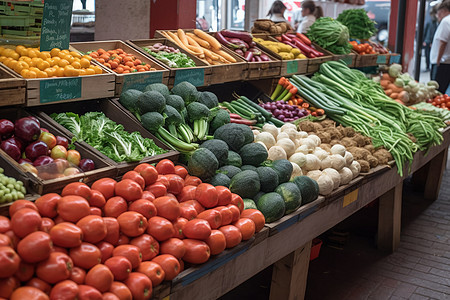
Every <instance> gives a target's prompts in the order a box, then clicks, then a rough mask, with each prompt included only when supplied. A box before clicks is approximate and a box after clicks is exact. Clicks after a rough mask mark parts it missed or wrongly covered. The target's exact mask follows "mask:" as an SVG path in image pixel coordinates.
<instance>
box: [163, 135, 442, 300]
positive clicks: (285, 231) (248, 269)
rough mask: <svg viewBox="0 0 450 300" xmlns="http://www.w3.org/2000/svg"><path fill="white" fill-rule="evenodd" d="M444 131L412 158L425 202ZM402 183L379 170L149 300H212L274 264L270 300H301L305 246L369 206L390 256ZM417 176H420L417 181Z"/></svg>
mask: <svg viewBox="0 0 450 300" xmlns="http://www.w3.org/2000/svg"><path fill="white" fill-rule="evenodd" d="M449 144H450V129H449V128H447V129H446V130H445V131H444V142H443V143H442V144H441V145H440V146H436V147H433V148H431V150H430V151H429V152H428V153H427V155H425V154H424V153H423V152H418V153H416V154H415V156H414V161H413V164H412V165H411V172H415V173H416V174H418V176H416V177H417V179H416V180H417V182H419V184H422V185H423V187H424V191H425V192H424V194H425V199H427V200H434V199H436V198H437V196H438V193H439V187H440V183H441V178H442V174H443V171H444V169H445V163H446V157H447V151H448V147H449ZM404 174H406V175H404V176H403V177H400V176H399V175H398V172H397V167H393V168H392V169H390V168H380V169H379V172H378V173H377V174H371V175H370V176H365V177H359V178H357V179H356V180H353V181H352V182H351V184H349V186H347V187H346V188H345V189H340V190H338V191H337V192H334V193H333V194H332V195H330V196H328V197H326V198H324V197H319V198H318V199H317V200H316V201H314V202H312V203H309V204H307V205H305V206H303V207H301V208H300V209H299V210H298V211H296V212H294V213H293V214H291V215H288V216H285V217H283V218H282V219H281V220H280V221H278V222H276V223H274V224H273V223H272V224H268V225H267V226H266V228H264V229H263V230H262V231H261V232H260V233H258V234H257V235H256V236H255V238H253V239H251V240H249V241H247V242H245V243H241V245H239V246H238V247H236V248H235V249H231V250H230V251H227V252H225V253H223V254H221V255H219V256H218V257H217V258H214V259H212V260H210V261H209V262H207V263H206V264H203V265H201V266H199V267H196V268H190V269H188V270H186V271H184V272H182V273H181V274H180V275H179V276H178V277H177V278H175V279H174V281H173V282H172V285H171V286H170V287H168V286H162V287H157V288H156V290H155V298H166V299H168V298H170V299H171V300H174V299H202V300H203V299H216V298H218V297H220V296H222V295H224V294H225V293H227V292H228V291H230V290H232V289H233V288H235V287H236V286H238V285H239V284H241V283H242V282H244V281H246V280H247V279H249V278H251V277H253V276H254V275H255V274H257V273H258V272H260V271H262V270H264V269H265V268H267V267H268V266H270V265H272V264H274V269H273V275H272V285H271V289H270V298H271V299H303V297H304V294H305V289H306V279H307V274H308V266H309V255H310V249H311V241H312V239H313V238H315V237H317V236H319V235H320V234H322V233H323V232H325V231H327V230H329V229H330V228H332V227H333V226H335V225H336V224H338V223H339V222H341V221H343V220H344V219H346V218H347V217H349V216H351V215H352V214H354V213H355V212H357V211H358V210H360V209H361V208H363V207H364V206H366V205H367V204H369V203H370V202H372V201H374V200H376V199H379V218H378V220H379V221H378V248H379V249H380V250H382V251H389V252H392V251H395V250H396V249H397V247H398V244H399V241H400V225H401V201H402V186H403V180H404V179H405V178H406V177H407V176H408V175H407V174H408V169H407V168H405V170H404ZM419 175H420V176H419Z"/></svg>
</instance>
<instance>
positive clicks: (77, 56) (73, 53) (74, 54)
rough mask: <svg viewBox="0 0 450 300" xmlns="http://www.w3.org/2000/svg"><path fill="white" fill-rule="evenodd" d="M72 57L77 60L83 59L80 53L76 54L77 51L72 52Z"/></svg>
mask: <svg viewBox="0 0 450 300" xmlns="http://www.w3.org/2000/svg"><path fill="white" fill-rule="evenodd" d="M70 55H72V56H73V57H76V58H81V54H80V53H78V52H75V51H70Z"/></svg>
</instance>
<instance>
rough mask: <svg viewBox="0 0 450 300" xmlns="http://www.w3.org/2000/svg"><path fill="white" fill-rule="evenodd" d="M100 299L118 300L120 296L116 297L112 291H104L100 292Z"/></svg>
mask: <svg viewBox="0 0 450 300" xmlns="http://www.w3.org/2000/svg"><path fill="white" fill-rule="evenodd" d="M102 297H103V298H102V299H103V300H120V298H119V297H117V296H116V295H114V294H113V293H111V292H106V293H103V294H102Z"/></svg>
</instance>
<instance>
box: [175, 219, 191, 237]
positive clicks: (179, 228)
mask: <svg viewBox="0 0 450 300" xmlns="http://www.w3.org/2000/svg"><path fill="white" fill-rule="evenodd" d="M187 222H188V219H186V218H182V217H180V218H178V219H177V220H176V221H175V222H173V228H174V229H175V234H174V236H173V237H175V238H179V239H184V234H183V228H184V225H186V223H187Z"/></svg>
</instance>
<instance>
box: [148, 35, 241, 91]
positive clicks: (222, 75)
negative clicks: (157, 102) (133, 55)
mask: <svg viewBox="0 0 450 300" xmlns="http://www.w3.org/2000/svg"><path fill="white" fill-rule="evenodd" d="M163 31H171V32H174V33H176V30H156V32H155V37H158V38H161V37H164V35H163V34H162V33H161V32H163ZM184 32H191V33H193V32H194V29H184ZM164 38H165V37H164ZM222 50H223V51H225V52H226V53H228V54H229V55H231V56H232V57H233V58H234V59H236V62H235V63H231V64H222V65H211V64H209V63H208V62H207V61H206V60H202V61H204V62H205V63H206V64H208V65H209V66H211V80H210V84H216V83H223V82H230V81H238V80H244V79H246V78H247V77H248V76H247V74H248V73H247V69H248V64H247V62H246V61H245V60H244V59H243V58H241V56H239V55H237V54H236V53H234V51H231V50H229V49H228V48H226V47H222Z"/></svg>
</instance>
